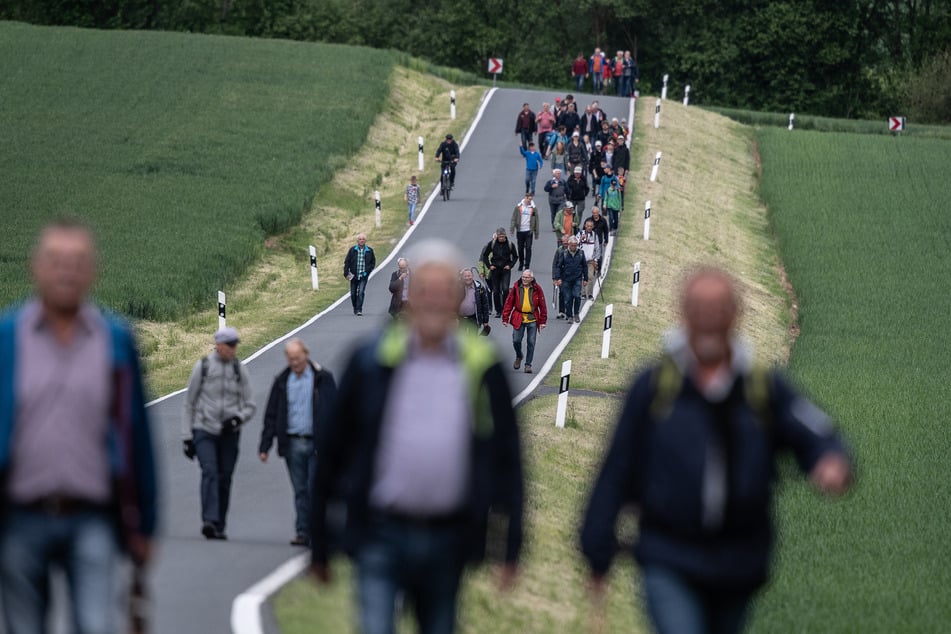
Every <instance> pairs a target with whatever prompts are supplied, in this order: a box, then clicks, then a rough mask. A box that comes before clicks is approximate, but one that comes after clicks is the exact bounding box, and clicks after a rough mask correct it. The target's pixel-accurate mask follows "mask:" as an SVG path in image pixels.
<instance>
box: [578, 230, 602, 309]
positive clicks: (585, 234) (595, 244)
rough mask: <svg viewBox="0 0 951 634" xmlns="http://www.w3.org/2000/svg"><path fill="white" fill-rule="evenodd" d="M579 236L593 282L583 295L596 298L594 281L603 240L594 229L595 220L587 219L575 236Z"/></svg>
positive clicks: (586, 297) (589, 278)
mask: <svg viewBox="0 0 951 634" xmlns="http://www.w3.org/2000/svg"><path fill="white" fill-rule="evenodd" d="M575 237H576V238H578V248H579V249H580V250H581V252H582V253H583V254H584V259H585V262H587V264H588V280H589V281H590V282H591V283H590V284H588V287H587V289H586V290H585V291H582V297H584V298H585V299H594V291H593V290H592V289H594V281H595V280H596V279H597V278H598V275H599V274H598V270H599V267H600V264H599V262H601V241H600V239H599V238H598V234H597V233H595V231H594V221H593V220H590V219H588V220H585V222H584V228H583V229H582V230H581V231H579V232H578V235H577V236H575Z"/></svg>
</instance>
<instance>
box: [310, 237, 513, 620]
mask: <svg viewBox="0 0 951 634" xmlns="http://www.w3.org/2000/svg"><path fill="white" fill-rule="evenodd" d="M409 258H410V260H411V261H412V262H413V284H412V285H411V286H410V306H409V311H408V313H407V319H406V320H405V321H403V320H401V321H395V322H389V323H388V324H387V326H386V328H385V329H384V331H383V332H382V333H381V334H379V335H376V336H375V337H374V338H373V339H372V340H371V341H369V342H367V343H364V344H363V345H362V346H360V347H359V348H358V349H357V350H356V352H355V353H354V354H353V356H352V357H351V359H350V361H349V362H348V364H347V368H346V370H345V371H344V374H343V377H342V378H341V381H340V393H339V398H338V399H337V404H336V406H335V407H334V413H333V414H332V415H331V417H330V421H329V424H327V425H325V426H321V427H320V428H319V429H318V442H317V445H318V447H319V448H320V451H321V457H320V459H319V460H318V461H317V478H316V481H315V485H314V522H315V524H314V533H313V564H312V567H313V572H314V574H315V576H316V577H317V579H319V580H322V581H324V582H326V581H328V580H329V578H330V572H329V568H328V567H327V561H328V557H329V555H330V546H331V543H330V539H329V535H328V526H327V505H328V503H329V502H330V501H331V500H332V499H334V498H336V497H338V496H342V497H343V499H342V501H343V503H344V505H345V507H346V509H345V510H346V513H345V515H346V522H347V524H346V528H345V530H344V531H343V532H342V539H343V544H342V546H343V548H344V549H345V550H346V552H347V553H349V554H350V555H351V556H352V558H353V560H354V563H355V575H356V586H357V595H358V610H357V611H358V613H359V620H360V627H361V631H362V632H364V634H390V633H392V632H393V631H394V628H395V622H396V604H397V598H398V597H400V596H403V597H405V598H406V602H405V605H411V606H413V610H414V612H415V617H416V620H417V621H418V623H419V630H418V631H420V632H422V633H424V634H450V633H451V632H453V631H454V630H455V624H456V597H457V594H458V590H459V586H460V582H461V578H462V573H463V569H464V567H465V566H466V564H467V563H474V562H477V561H479V560H481V559H482V558H483V557H484V555H485V553H486V552H487V548H486V540H487V534H488V533H489V532H487V527H488V525H489V523H490V511H491V513H492V514H494V515H495V517H497V518H498V521H496V520H495V519H493V520H492V521H491V524H492V526H493V528H494V529H497V530H493V531H491V534H493V535H497V536H502V535H504V536H505V538H504V540H505V544H504V553H505V555H504V564H505V565H504V566H503V569H502V571H503V574H502V576H501V579H502V581H503V586H508V585H510V584H511V583H512V582H513V580H514V575H515V571H516V564H517V562H518V557H519V552H520V549H521V543H522V513H523V490H524V482H523V475H522V459H521V448H520V441H519V434H518V428H517V426H516V419H515V412H514V411H513V409H512V395H511V392H510V390H509V386H508V382H507V379H506V377H505V374H504V371H503V370H502V367H501V365H500V364H499V362H498V360H497V359H496V355H495V349H494V347H493V345H492V343H491V342H489V341H488V340H487V339H485V338H482V337H479V336H478V335H476V333H475V332H473V331H472V330H471V329H468V328H464V329H458V328H457V321H458V320H457V318H456V314H457V312H458V307H459V302H460V300H461V295H462V292H461V288H462V287H461V286H460V284H459V277H458V275H459V273H458V272H459V270H460V268H461V262H462V256H461V254H460V253H459V252H458V251H457V249H456V248H455V247H454V246H453V245H452V244H450V243H447V242H444V241H441V240H430V241H425V242H422V243H420V244H419V245H417V247H416V248H415V249H414V250H413V251H412V252H411V254H410V256H409ZM340 482H346V483H347V486H346V488H345V489H342V488H341V487H339V483H340ZM489 551H490V552H496V550H495V549H494V548H493V549H491V550H489Z"/></svg>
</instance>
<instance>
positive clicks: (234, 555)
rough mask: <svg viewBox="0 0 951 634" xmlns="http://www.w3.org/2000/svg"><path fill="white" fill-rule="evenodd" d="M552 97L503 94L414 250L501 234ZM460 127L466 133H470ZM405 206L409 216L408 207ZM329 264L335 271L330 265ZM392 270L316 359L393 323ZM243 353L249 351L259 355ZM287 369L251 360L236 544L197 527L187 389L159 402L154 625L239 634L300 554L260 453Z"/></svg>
mask: <svg viewBox="0 0 951 634" xmlns="http://www.w3.org/2000/svg"><path fill="white" fill-rule="evenodd" d="M543 100H548V101H553V94H551V93H541V92H529V91H513V90H499V91H497V92H496V93H495V94H494V96H493V97H492V98H491V101H490V103H489V105H488V107H487V108H486V110H485V113H484V116H483V117H482V119H481V121H480V123H479V124H478V125H477V127H476V129H475V133H474V134H473V135H472V137H471V139H470V140H469V142H468V144H467V146H466V147H465V148H464V150H463V154H462V160H461V161H460V164H459V169H458V177H457V181H456V189H455V191H454V192H453V198H452V200H451V201H449V202H443V201H441V200H437V201H435V202H434V203H433V204H432V206H431V207H430V209H429V210H428V211H427V213H426V214H425V216H424V218H423V220H422V221H421V222H419V223H417V225H416V226H415V228H414V230H413V232H412V235H411V236H410V239H409V241H408V242H407V246H408V245H409V244H412V243H413V242H416V241H418V240H421V239H424V238H431V237H437V236H438V237H441V238H445V239H448V240H451V241H452V242H454V243H455V244H457V245H459V246H460V247H461V248H463V249H464V250H465V252H466V253H467V254H469V255H470V256H471V258H472V261H473V263H474V262H475V260H476V258H477V257H478V255H479V253H480V251H481V248H482V246H483V245H484V244H485V243H486V242H487V241H488V240H489V238H490V237H491V233H492V231H493V230H494V229H495V228H496V227H498V226H504V227H506V228H508V226H509V220H510V218H511V212H512V209H513V207H514V205H515V203H516V201H517V200H518V199H519V198H520V197H521V194H522V193H524V192H523V187H524V185H523V174H524V161H523V159H522V158H521V156H520V155H519V153H518V150H517V149H516V139H517V137H516V136H515V134H514V129H515V116H516V113H517V112H518V110H519V109H520V108H521V104H522V103H523V102H524V101H529V102H531V103H532V104H541V102H542V101H543ZM601 104H602V107H603V108H604V109H605V111H606V112H607V113H608V115H609V116H617V117H619V118H620V117H622V116H623V117H626V116H628V102H627V100H620V99H613V98H603V99H602V100H601ZM452 132H453V133H456V135H457V138H458V137H459V136H460V135H461V132H462V131H461V130H452ZM539 193H540V196H539V201H538V202H539V208H540V209H539V210H540V211H541V212H542V214H541V215H540V218H541V219H543V220H544V219H545V218H547V217H548V209H547V197H546V196H545V195H544V193H543V192H541V187H539ZM394 213H396V211H395V210H394ZM398 213H400V214H401V215H402V214H403V211H402V210H399V211H398ZM542 225H544V222H543V223H542ZM545 229H547V227H544V226H543V230H542V238H541V239H540V240H539V241H538V242H536V247H535V255H534V256H533V264H535V265H536V266H535V268H536V273H537V278H538V279H539V281H540V282H541V283H542V285H543V288H544V289H545V290H546V294H547V293H549V292H550V289H551V279H550V268H551V267H550V262H551V259H552V257H553V254H554V243H553V238H552V234H551V232H550V231H546V230H545ZM370 244H371V246H372V242H371V243H370ZM402 250H405V249H401V251H402ZM332 266H333V267H337V264H336V263H335V264H333V265H332ZM327 268H328V270H334V269H333V268H331V265H329V264H328V267H327ZM341 268H342V263H341ZM394 269H395V262H391V263H389V264H388V265H387V266H386V267H383V268H382V269H381V270H380V271H379V275H375V276H373V277H372V278H371V279H370V282H369V284H368V287H367V299H366V304H365V307H364V316H363V317H355V316H353V314H352V310H351V307H350V304H349V301H347V302H344V303H343V304H342V305H340V306H338V307H337V308H336V309H334V310H332V311H330V312H329V313H327V314H326V315H324V316H323V317H321V318H320V319H319V320H317V321H316V322H315V323H314V324H312V325H311V326H309V327H307V328H306V329H304V330H303V331H302V332H301V333H300V335H299V336H301V337H302V338H303V339H304V340H305V341H306V342H307V343H308V345H309V346H310V347H311V350H312V351H313V354H312V356H313V357H314V358H315V359H316V360H317V361H318V362H320V363H321V364H323V365H325V366H326V367H328V368H329V369H331V370H332V371H333V372H334V373H335V374H337V375H338V376H339V375H340V373H341V371H342V369H343V365H344V363H345V360H346V358H347V355H348V352H349V350H350V349H351V348H352V347H353V345H354V343H355V342H356V341H358V340H360V339H362V338H365V337H366V336H368V335H370V334H371V333H373V332H375V331H377V330H378V329H379V328H380V326H381V325H382V324H383V323H384V322H385V320H386V319H388V316H387V314H386V309H387V306H388V303H389V292H388V291H387V290H386V285H387V283H388V281H389V277H390V273H391V272H392V270H394ZM515 274H516V275H517V271H516V272H515ZM549 301H550V299H549ZM234 317H235V318H234V325H236V326H238V327H239V328H240V319H239V318H238V317H237V316H234ZM549 323H550V326H549V328H548V329H547V330H545V331H544V332H543V333H542V334H541V335H540V336H539V338H538V345H537V348H536V362H535V367H536V368H540V367H541V365H542V361H543V360H544V359H545V358H547V356H548V355H549V354H550V353H551V351H552V350H553V349H554V347H555V346H556V344H557V343H558V341H559V340H560V339H561V338H562V336H563V334H564V332H565V331H567V330H568V327H567V326H566V325H565V323H564V322H561V321H557V320H554V319H553V320H551V321H550V322H549ZM492 324H493V332H492V338H493V340H494V341H495V342H496V343H497V344H498V346H499V349H500V351H501V352H502V354H503V358H504V359H506V360H507V362H508V360H510V359H512V358H513V352H512V348H511V338H510V337H511V330H509V329H504V328H502V327H501V322H500V320H497V319H493V320H492ZM239 352H240V353H243V354H244V355H245V356H247V355H248V354H249V353H250V352H251V351H250V350H241V349H239ZM283 367H284V359H283V354H282V350H281V347H280V346H275V347H274V348H272V349H271V350H268V351H267V352H265V353H264V354H262V355H260V356H259V357H258V358H256V359H254V360H253V361H252V362H251V363H250V364H249V365H248V370H249V371H250V374H251V380H252V383H253V385H254V393H255V398H256V399H257V402H258V409H259V413H258V414H257V415H256V416H255V417H254V419H253V420H252V421H250V422H249V423H248V424H246V426H245V430H244V432H243V433H242V438H241V457H240V459H239V461H238V467H237V471H236V473H235V478H234V490H233V496H232V508H231V512H230V516H229V525H228V535H229V538H230V539H229V541H227V542H208V541H206V540H205V539H204V538H203V537H202V536H201V535H200V534H199V528H200V519H199V517H200V516H199V497H198V479H199V472H198V466H197V463H192V462H188V461H187V460H185V458H184V457H183V456H182V455H181V441H180V440H179V425H180V421H181V416H182V411H183V400H182V399H183V396H182V395H176V396H173V397H171V398H168V399H166V400H164V401H162V402H160V403H157V404H155V405H153V406H152V411H151V413H152V416H153V419H154V424H155V429H156V442H157V445H158V447H159V452H160V457H161V467H162V487H161V490H162V493H163V498H164V499H163V505H164V510H163V513H162V517H163V526H164V534H163V538H162V543H161V545H160V549H159V553H158V555H159V556H158V564H157V566H156V569H155V571H154V574H153V578H152V587H153V595H154V606H153V610H154V631H155V632H159V633H166V632H181V633H186V634H187V633H191V632H214V633H218V632H228V631H230V624H229V619H230V612H231V605H232V601H233V600H234V598H235V597H236V596H237V595H238V594H240V593H241V592H243V591H244V590H246V589H247V588H249V587H250V586H251V585H253V584H254V583H255V582H257V581H258V580H259V579H261V578H262V577H264V576H266V575H267V574H268V573H270V572H271V571H272V570H273V569H275V568H276V567H277V566H278V565H280V564H281V563H283V562H284V561H286V560H287V559H289V558H290V557H292V556H294V555H297V554H299V553H300V552H301V550H300V549H296V548H293V547H291V546H289V545H288V540H289V539H290V538H291V537H292V533H293V506H292V500H291V492H290V485H289V483H288V479H287V474H286V470H285V468H284V464H283V462H282V461H281V460H279V459H277V458H276V456H273V454H272V459H271V460H270V461H269V462H268V463H267V464H261V463H260V462H259V461H258V459H257V443H258V437H259V434H260V429H261V410H263V408H264V404H265V401H266V399H267V393H268V390H269V388H270V384H271V381H272V379H273V377H274V376H275V375H276V374H277V373H278V372H279V371H281V370H282V369H283ZM531 378H532V376H531V375H525V374H523V373H520V372H514V371H513V372H512V385H513V393H517V392H519V391H520V390H522V389H523V388H524V386H525V385H527V384H528V382H529V380H530V379H531Z"/></svg>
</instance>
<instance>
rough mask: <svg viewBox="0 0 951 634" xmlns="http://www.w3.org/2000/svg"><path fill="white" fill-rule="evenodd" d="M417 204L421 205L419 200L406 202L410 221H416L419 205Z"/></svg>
mask: <svg viewBox="0 0 951 634" xmlns="http://www.w3.org/2000/svg"><path fill="white" fill-rule="evenodd" d="M417 205H419V203H418V202H416V203H406V213H407V215H408V216H409V221H410V222H416V207H417Z"/></svg>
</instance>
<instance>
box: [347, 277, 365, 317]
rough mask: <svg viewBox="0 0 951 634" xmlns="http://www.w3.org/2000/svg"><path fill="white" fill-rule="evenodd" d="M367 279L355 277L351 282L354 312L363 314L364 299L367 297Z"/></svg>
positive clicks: (351, 299) (351, 301)
mask: <svg viewBox="0 0 951 634" xmlns="http://www.w3.org/2000/svg"><path fill="white" fill-rule="evenodd" d="M366 290H367V278H366V276H357V275H354V276H353V279H352V280H350V303H351V304H353V312H354V314H356V313H362V312H363V298H364V296H365V295H366Z"/></svg>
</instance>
